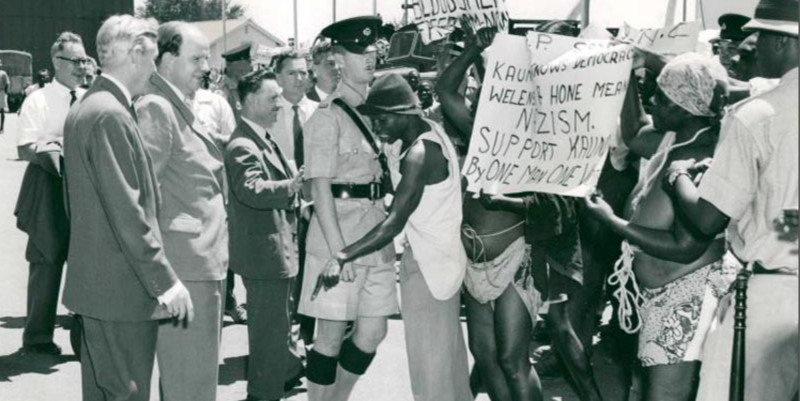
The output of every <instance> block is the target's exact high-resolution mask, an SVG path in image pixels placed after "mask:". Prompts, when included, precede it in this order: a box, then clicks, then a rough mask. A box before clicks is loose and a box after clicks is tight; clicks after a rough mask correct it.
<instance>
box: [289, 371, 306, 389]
mask: <svg viewBox="0 0 800 401" xmlns="http://www.w3.org/2000/svg"><path fill="white" fill-rule="evenodd" d="M304 377H306V369H305V368H303V369H300V372H299V373H297V374H296V375H295V376H294V377H292V378H291V379H289V380H287V381H286V382H285V383H284V384H283V391H285V392H287V393H288V392H289V391H292V389H293V388H295V387H297V386H299V385H301V384H303V378H304Z"/></svg>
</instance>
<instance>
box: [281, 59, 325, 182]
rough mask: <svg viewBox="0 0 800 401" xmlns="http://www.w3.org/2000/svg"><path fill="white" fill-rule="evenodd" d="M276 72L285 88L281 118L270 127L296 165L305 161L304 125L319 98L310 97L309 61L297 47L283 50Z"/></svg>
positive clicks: (282, 97)
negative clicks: (297, 50)
mask: <svg viewBox="0 0 800 401" xmlns="http://www.w3.org/2000/svg"><path fill="white" fill-rule="evenodd" d="M275 76H276V78H277V81H278V85H279V86H280V87H281V89H282V90H283V96H281V111H280V113H278V121H276V122H275V124H274V125H273V126H272V127H270V131H271V132H273V136H274V137H275V142H277V143H278V145H279V146H280V147H281V149H283V150H284V151H285V152H286V157H287V158H288V159H289V160H291V161H294V167H295V168H296V169H299V168H300V166H302V165H303V125H305V122H306V120H308V118H309V117H311V114H312V113H314V110H316V109H317V102H315V101H312V100H310V99H309V98H308V97H306V93H305V89H306V84H307V82H308V65H307V63H306V59H305V57H303V56H301V55H300V54H298V53H297V52H295V51H288V52H285V53H282V54H279V55H278V56H277V57H276V58H275Z"/></svg>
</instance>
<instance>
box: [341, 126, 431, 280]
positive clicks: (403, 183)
mask: <svg viewBox="0 0 800 401" xmlns="http://www.w3.org/2000/svg"><path fill="white" fill-rule="evenodd" d="M435 146H436V145H432V144H429V143H428V141H419V142H417V144H416V145H414V146H413V147H412V148H411V149H410V150H409V152H408V155H406V157H405V158H404V159H403V162H402V163H401V164H400V173H401V174H402V175H403V178H402V179H401V180H400V183H399V184H398V186H397V192H396V194H395V200H394V202H392V207H391V209H390V210H389V217H387V218H386V220H384V221H383V222H381V224H378V225H377V226H375V228H373V229H372V230H370V232H368V233H367V234H365V235H364V236H363V237H362V238H361V239H359V240H358V241H356V242H354V243H353V244H351V245H348V246H347V247H346V248H344V249H342V250H341V251H340V252H339V253H338V254H336V259H337V260H338V261H339V264H342V265H343V264H345V263H348V262H351V261H353V260H355V259H358V258H360V257H362V256H364V255H368V254H370V253H372V252H375V251H377V250H379V249H381V248H383V247H385V246H386V245H388V244H389V243H391V242H392V240H393V239H394V237H396V236H397V235H398V234H400V232H401V231H403V227H405V226H406V222H407V221H408V217H409V216H411V213H414V210H416V209H417V206H419V202H420V200H421V199H422V194H423V193H424V192H425V181H426V178H425V176H426V174H425V173H424V172H426V171H427V172H430V171H432V169H433V168H435V166H436V165H437V164H438V163H437V162H440V161H444V157H443V156H442V155H441V151H439V152H438V157H437V155H436V153H437V152H436V150H435V149H433V147H435ZM426 155H427V156H426ZM437 159H438V160H437ZM444 162H445V163H446V161H444ZM426 163H427V164H426ZM439 165H440V164H439Z"/></svg>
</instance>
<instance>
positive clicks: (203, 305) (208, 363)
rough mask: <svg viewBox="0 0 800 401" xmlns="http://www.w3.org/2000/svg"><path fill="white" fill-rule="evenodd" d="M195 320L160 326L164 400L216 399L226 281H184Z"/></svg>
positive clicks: (164, 322)
mask: <svg viewBox="0 0 800 401" xmlns="http://www.w3.org/2000/svg"><path fill="white" fill-rule="evenodd" d="M183 285H184V286H186V289H187V290H189V294H190V295H191V297H192V303H193V304H194V320H192V322H191V323H188V324H186V323H185V321H184V322H178V324H174V323H175V322H174V321H173V320H172V319H165V320H162V321H161V322H160V324H159V326H158V344H157V346H156V359H157V360H158V372H159V375H160V384H161V393H162V398H161V399H162V401H184V400H192V401H216V399H217V380H218V378H219V366H218V362H219V344H220V336H221V333H222V303H223V301H224V299H225V297H224V294H225V280H219V281H184V282H183Z"/></svg>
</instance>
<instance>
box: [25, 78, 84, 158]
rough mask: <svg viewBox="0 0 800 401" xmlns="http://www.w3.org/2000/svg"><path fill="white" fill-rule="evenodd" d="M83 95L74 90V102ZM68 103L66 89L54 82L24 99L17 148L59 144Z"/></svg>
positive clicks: (82, 92) (68, 106) (69, 96)
mask: <svg viewBox="0 0 800 401" xmlns="http://www.w3.org/2000/svg"><path fill="white" fill-rule="evenodd" d="M84 92H86V91H85V90H84V89H82V88H75V96H76V97H77V98H78V99H80V98H81V96H83V94H84ZM71 99H72V96H71V95H70V89H69V88H67V87H66V86H64V85H62V84H61V83H60V82H58V80H55V79H54V80H53V82H51V83H49V84H47V85H45V86H44V88H42V89H40V90H37V91H35V92H33V93H31V94H30V96H28V97H27V98H25V102H24V103H22V110H21V111H20V115H19V126H18V127H19V139H18V140H17V146H24V145H28V144H32V143H37V142H45V143H46V142H52V141H59V142H60V141H61V140H62V139H63V137H64V121H66V120H67V113H69V108H70V100H71Z"/></svg>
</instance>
